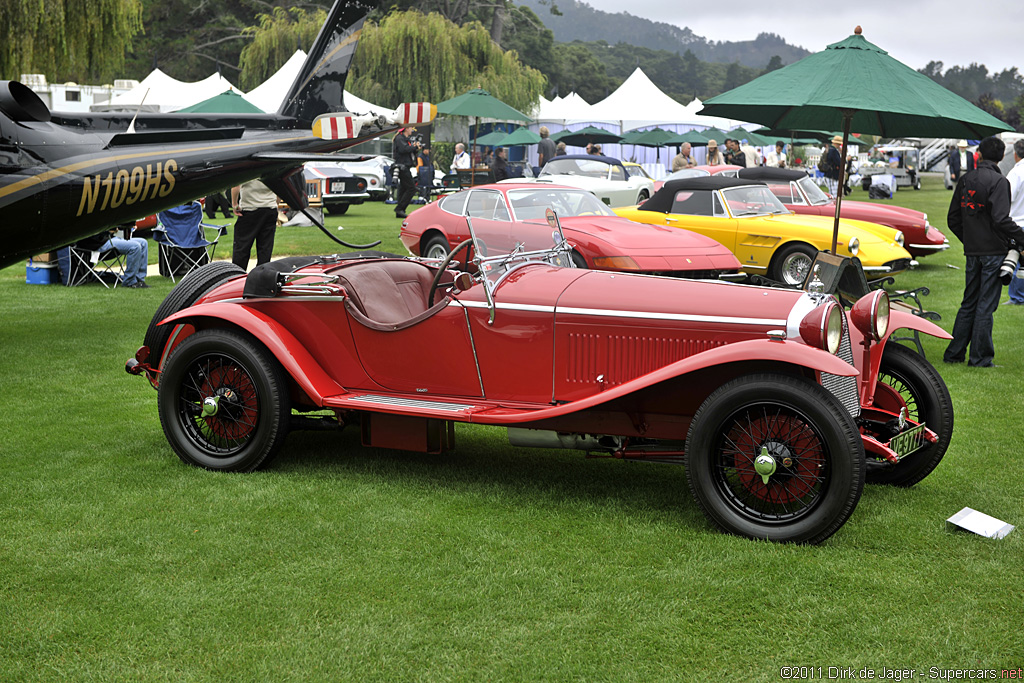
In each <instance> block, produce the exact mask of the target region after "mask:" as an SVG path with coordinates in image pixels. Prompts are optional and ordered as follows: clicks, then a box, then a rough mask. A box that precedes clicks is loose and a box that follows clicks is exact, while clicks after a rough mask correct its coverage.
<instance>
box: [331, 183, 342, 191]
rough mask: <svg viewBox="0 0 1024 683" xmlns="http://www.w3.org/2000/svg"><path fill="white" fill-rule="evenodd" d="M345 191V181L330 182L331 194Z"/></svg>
mask: <svg viewBox="0 0 1024 683" xmlns="http://www.w3.org/2000/svg"><path fill="white" fill-rule="evenodd" d="M344 191H345V183H343V182H341V183H331V192H332V193H333V194H341V193H342V192H344Z"/></svg>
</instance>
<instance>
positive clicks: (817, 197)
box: [797, 177, 832, 206]
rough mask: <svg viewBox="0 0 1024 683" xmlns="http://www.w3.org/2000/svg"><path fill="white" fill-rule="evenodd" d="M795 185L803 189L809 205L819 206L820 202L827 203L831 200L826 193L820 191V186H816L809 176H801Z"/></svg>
mask: <svg viewBox="0 0 1024 683" xmlns="http://www.w3.org/2000/svg"><path fill="white" fill-rule="evenodd" d="M797 185H799V186H800V189H801V190H803V192H804V194H805V195H807V201H808V203H809V204H810V205H811V206H820V205H821V204H828V203H829V202H830V201H832V200H831V199H829V198H828V195H827V194H825V193H824V192H822V191H821V188H820V187H818V185H817V184H816V183H815V182H814V181H813V180H811V179H810V177H807V178H801V179H800V180H798V181H797Z"/></svg>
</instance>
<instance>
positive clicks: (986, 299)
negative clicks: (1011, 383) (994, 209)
mask: <svg viewBox="0 0 1024 683" xmlns="http://www.w3.org/2000/svg"><path fill="white" fill-rule="evenodd" d="M1002 262H1003V257H1002V256H968V257H967V264H966V266H965V267H964V270H965V271H966V272H965V274H964V279H965V283H964V299H963V301H962V302H961V304H960V310H959V311H957V314H956V322H954V323H953V341H951V342H949V346H947V347H946V353H945V354H943V356H942V358H943V360H945V361H946V362H947V363H956V362H960V361H962V360H963V359H964V356H965V354H966V353H967V346H968V345H970V347H971V356H970V358H969V359H968V361H967V364H968V365H977V366H982V367H984V366H986V365H992V359H993V358H994V357H995V355H996V349H995V344H993V343H992V314H993V313H995V311H996V308H998V306H999V296H1000V295H1001V294H1002V293H1003V283H1001V282H1000V281H999V266H1000V265H1001V264H1002Z"/></svg>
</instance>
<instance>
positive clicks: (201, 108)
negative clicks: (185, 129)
mask: <svg viewBox="0 0 1024 683" xmlns="http://www.w3.org/2000/svg"><path fill="white" fill-rule="evenodd" d="M178 111H179V112H183V113H197V114H198V113H206V114H262V113H264V112H263V110H262V109H260V108H259V107H257V106H256V105H255V104H253V103H252V102H250V101H249V100H247V99H245V98H244V97H242V96H241V95H239V94H238V93H236V92H235V91H234V90H226V91H224V92H222V93H221V94H219V95H214V96H213V97H211V98H210V99H208V100H203V101H202V102H198V103H196V104H193V105H192V106H191V107H185V108H184V109H179V110H178Z"/></svg>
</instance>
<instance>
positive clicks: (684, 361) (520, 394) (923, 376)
mask: <svg viewBox="0 0 1024 683" xmlns="http://www.w3.org/2000/svg"><path fill="white" fill-rule="evenodd" d="M470 223H472V224H473V240H474V242H473V248H474V251H475V252H476V254H477V255H476V256H475V257H474V260H475V265H476V268H475V275H470V274H469V273H466V272H458V271H455V270H450V269H449V266H450V265H451V263H452V262H453V260H454V257H456V256H457V255H458V254H459V253H460V251H461V249H468V247H466V246H460V251H454V252H452V253H451V254H449V256H448V257H446V258H445V260H444V262H443V263H441V264H437V263H436V262H433V261H426V260H417V259H406V258H401V257H398V256H395V255H388V254H383V253H380V252H363V253H355V254H348V255H344V256H337V255H335V256H331V257H319V258H317V257H312V258H298V257H296V258H289V259H282V260H280V261H275V262H272V263H269V264H264V265H262V266H258V267H257V268H256V269H254V271H253V272H252V273H250V274H248V276H246V275H245V274H244V273H242V272H241V270H240V269H238V268H236V267H235V266H233V265H232V264H230V263H226V262H218V263H213V264H210V265H208V266H205V267H203V268H200V269H197V270H195V271H193V272H192V273H191V274H190V275H189V276H187V277H186V278H185V279H183V280H182V282H181V283H179V285H178V286H177V287H176V288H175V289H174V290H172V292H171V293H170V294H169V295H168V297H167V298H166V299H165V301H164V302H163V304H161V306H160V308H159V309H158V310H157V312H156V314H155V315H154V317H153V322H152V323H151V325H150V327H149V329H148V330H147V333H146V339H145V344H144V346H143V347H142V348H140V349H139V351H138V353H137V354H136V356H135V358H134V359H132V360H130V361H129V362H128V365H127V369H128V371H129V372H130V373H133V374H145V375H146V376H147V377H148V378H149V380H150V382H151V383H152V384H153V386H154V387H156V388H157V389H158V397H157V403H158V408H159V412H160V418H161V424H162V426H163V428H164V431H165V434H166V435H167V438H168V441H169V443H170V444H171V447H172V449H173V450H174V451H175V452H176V453H177V454H178V456H179V457H180V458H181V459H182V460H183V461H185V462H187V463H189V464H193V465H197V466H200V467H204V468H207V469H212V470H232V471H249V470H253V469H256V468H257V467H260V466H261V465H265V464H266V463H267V462H269V459H270V458H271V457H272V456H273V455H274V454H275V453H276V452H277V451H278V450H279V449H280V447H281V446H282V444H283V443H284V440H285V437H286V435H287V433H288V431H289V429H297V428H304V427H311V428H317V429H324V428H332V427H333V428H342V427H344V426H345V425H353V426H355V427H356V428H357V429H359V430H360V432H361V434H362V441H363V444H364V445H366V446H377V447H383V448H396V449H405V450H414V451H425V452H442V451H445V450H448V449H450V448H452V447H453V446H454V439H455V430H454V425H455V423H476V424H485V425H495V426H500V427H505V428H508V436H509V440H510V441H511V442H512V443H514V444H517V445H522V446H541V447H546V448H572V449H579V450H582V451H586V452H588V453H592V454H595V455H599V456H603V457H616V458H622V459H638V460H653V461H661V462H683V461H685V464H686V466H687V477H688V480H689V482H690V488H691V491H692V493H693V495H694V497H695V499H696V500H697V502H698V504H699V505H700V507H701V508H702V509H703V510H704V512H705V513H706V514H707V516H708V518H709V519H710V520H712V521H713V522H714V523H715V524H716V525H718V526H719V527H721V528H723V529H725V530H727V531H729V532H731V533H735V534H739V535H742V536H747V537H752V538H768V539H773V540H779V541H792V542H809V543H814V542H820V541H822V540H824V539H825V538H827V537H828V536H829V535H831V534H832V533H834V532H835V531H836V530H837V529H838V528H839V527H840V526H841V525H842V524H843V523H845V521H846V519H847V518H848V517H849V516H850V514H851V513H852V511H853V509H854V507H855V506H856V503H857V500H858V498H859V496H860V492H861V490H862V487H863V484H864V481H865V479H866V478H870V477H872V476H874V477H877V478H878V480H880V481H887V482H888V483H893V484H902V485H910V484H913V483H915V482H916V481H918V480H920V479H921V478H923V477H924V476H925V475H927V474H928V472H930V471H931V470H932V469H933V468H934V467H935V466H936V465H937V464H938V461H939V459H941V457H942V455H943V453H944V451H945V449H946V446H947V445H948V443H949V437H950V431H951V429H952V406H951V403H950V402H949V397H948V392H946V391H945V386H944V385H943V384H942V382H941V378H938V375H937V374H936V373H935V372H934V370H933V369H931V366H929V365H928V364H927V362H926V361H924V360H923V359H922V358H920V356H917V355H916V354H915V353H913V352H911V351H909V350H908V349H906V348H905V347H900V346H899V345H898V344H894V343H887V340H888V337H889V335H890V334H891V333H892V331H893V329H895V328H898V327H907V328H910V329H913V330H918V331H920V332H922V333H925V334H934V335H937V336H942V337H948V335H946V334H945V333H944V332H943V331H942V330H941V329H939V328H937V327H936V326H935V325H933V324H931V323H929V322H927V321H925V320H922V319H921V318H919V317H916V316H913V315H911V314H909V313H906V312H903V311H899V310H893V311H892V312H891V313H889V312H888V299H887V297H886V296H885V293H884V292H881V291H876V292H871V293H868V294H866V295H864V296H863V297H860V298H859V299H858V300H857V302H856V304H855V305H854V306H853V308H852V309H851V310H850V312H849V313H848V314H844V313H843V310H842V307H841V306H840V305H839V304H838V303H837V301H836V299H835V298H834V297H832V296H830V295H828V294H826V293H824V291H822V290H823V289H824V286H825V285H824V284H823V283H820V282H816V283H815V285H816V287H817V288H816V289H815V291H811V292H806V293H805V292H800V291H795V290H789V289H766V288H761V287H751V286H742V285H733V284H729V283H716V282H697V281H690V280H684V279H673V278H664V277H649V276H642V275H632V274H623V273H609V272H599V271H592V270H582V269H579V268H575V267H561V266H559V264H568V265H569V266H571V261H570V259H569V254H570V250H569V245H568V244H567V243H566V241H565V240H564V238H563V237H562V236H561V235H559V234H558V231H557V225H555V229H554V231H553V234H552V233H549V235H547V236H545V238H544V239H546V240H547V242H548V246H547V247H540V248H535V247H536V246H537V245H534V244H530V245H526V244H524V243H523V242H522V241H521V240H520V239H514V240H509V239H508V234H507V232H506V233H500V232H492V233H486V234H487V237H486V238H485V237H483V236H482V235H483V229H484V228H486V227H487V226H486V225H484V224H483V222H481V225H480V226H477V225H476V221H474V220H473V219H470ZM552 223H554V220H553V219H552ZM542 241H543V240H542ZM485 242H486V243H485ZM552 242H554V244H553V246H552ZM482 253H486V254H487V255H486V256H480V254H482ZM820 258H821V257H819V259H820ZM826 265H827V264H826ZM839 272H841V268H840V270H837V271H834V272H833V271H829V273H825V274H823V276H824V277H825V279H826V280H829V281H832V280H836V281H837V282H840V284H841V283H842V281H843V280H842V279H837V278H838V276H836V277H832V275H834V274H835V273H839ZM830 273H831V274H830ZM843 277H846V275H845V274H844V275H843ZM860 281H863V273H861V274H860ZM838 290H839V291H842V290H843V287H842V286H839V287H838ZM891 379H895V380H898V381H896V382H891V381H889V380H891ZM325 413H326V414H327V415H328V417H324V414H325ZM865 452H866V453H867V458H866V456H865Z"/></svg>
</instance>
